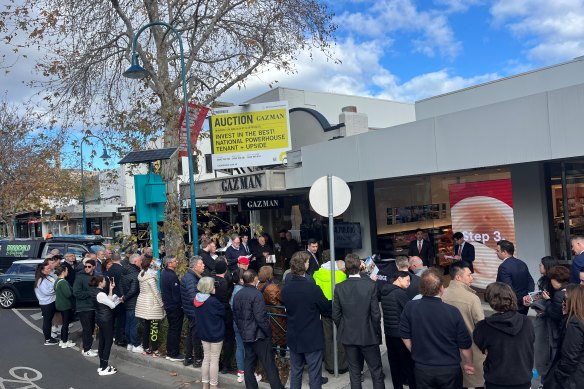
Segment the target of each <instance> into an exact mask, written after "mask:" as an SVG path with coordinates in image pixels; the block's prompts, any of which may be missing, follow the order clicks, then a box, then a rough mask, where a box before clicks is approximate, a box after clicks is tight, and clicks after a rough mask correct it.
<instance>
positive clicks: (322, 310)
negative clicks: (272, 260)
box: [282, 275, 332, 353]
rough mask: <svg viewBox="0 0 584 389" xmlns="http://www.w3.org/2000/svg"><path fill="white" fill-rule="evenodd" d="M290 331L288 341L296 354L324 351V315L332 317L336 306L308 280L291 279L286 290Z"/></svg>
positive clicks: (283, 299) (284, 290) (285, 297)
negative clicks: (321, 318)
mask: <svg viewBox="0 0 584 389" xmlns="http://www.w3.org/2000/svg"><path fill="white" fill-rule="evenodd" d="M282 302H283V303H284V306H285V307H286V315H287V321H288V330H287V332H286V342H287V345H288V347H290V350H292V351H294V352H295V353H311V352H314V351H319V350H323V349H324V333H323V327H322V323H321V321H320V316H321V315H323V316H330V315H331V313H332V307H331V304H330V301H328V299H327V298H326V297H325V296H324V294H323V293H322V290H321V289H320V288H319V287H318V286H317V285H316V284H315V283H314V282H311V281H309V280H307V279H306V278H304V277H298V276H295V275H293V276H291V278H290V279H289V281H288V283H287V284H286V286H285V287H284V289H283V290H282Z"/></svg>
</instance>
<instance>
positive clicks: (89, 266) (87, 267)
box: [83, 265, 93, 269]
mask: <svg viewBox="0 0 584 389" xmlns="http://www.w3.org/2000/svg"><path fill="white" fill-rule="evenodd" d="M83 267H84V268H86V269H91V268H93V266H91V265H87V266H83Z"/></svg>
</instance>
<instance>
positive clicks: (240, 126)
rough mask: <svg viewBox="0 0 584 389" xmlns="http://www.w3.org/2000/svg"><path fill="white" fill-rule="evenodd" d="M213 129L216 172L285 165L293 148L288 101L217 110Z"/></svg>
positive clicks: (212, 117) (212, 137) (212, 121)
mask: <svg viewBox="0 0 584 389" xmlns="http://www.w3.org/2000/svg"><path fill="white" fill-rule="evenodd" d="M210 128H211V144H212V147H213V169H233V168H240V167H248V166H265V165H278V164H282V163H283V160H284V156H285V154H286V151H289V150H290V148H291V140H290V124H289V120H288V102H286V101H276V102H271V103H262V104H249V105H246V106H235V107H227V108H218V109H214V110H213V115H212V116H211V124H210Z"/></svg>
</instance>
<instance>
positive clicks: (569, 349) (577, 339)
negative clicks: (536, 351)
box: [543, 317, 584, 389]
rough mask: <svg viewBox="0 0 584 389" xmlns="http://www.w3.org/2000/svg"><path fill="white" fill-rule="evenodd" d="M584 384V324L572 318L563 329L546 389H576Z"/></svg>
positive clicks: (546, 382)
mask: <svg viewBox="0 0 584 389" xmlns="http://www.w3.org/2000/svg"><path fill="white" fill-rule="evenodd" d="M582 383H584V323H582V322H581V321H580V320H578V318H577V317H572V318H571V319H570V321H569V322H568V324H567V326H565V327H564V329H563V334H562V338H561V340H560V349H559V352H558V353H557V354H556V357H555V359H554V362H553V363H552V367H551V368H550V370H549V372H548V374H547V376H546V379H545V382H544V385H543V387H544V389H560V388H562V389H564V388H565V389H576V388H581V387H582Z"/></svg>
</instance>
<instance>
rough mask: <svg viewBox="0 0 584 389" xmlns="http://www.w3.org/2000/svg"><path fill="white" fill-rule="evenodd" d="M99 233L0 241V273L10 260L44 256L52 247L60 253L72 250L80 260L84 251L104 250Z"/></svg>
mask: <svg viewBox="0 0 584 389" xmlns="http://www.w3.org/2000/svg"><path fill="white" fill-rule="evenodd" d="M103 242H104V238H103V237H102V236H101V235H59V236H53V237H52V238H49V239H47V240H44V239H14V240H2V241H0V273H1V272H4V271H6V269H8V268H9V267H10V265H11V264H12V262H14V261H16V260H19V259H27V258H45V257H46V256H47V254H48V253H50V252H51V250H53V249H59V251H60V252H61V254H65V253H67V252H72V253H74V254H75V256H76V257H77V260H81V259H82V258H83V255H85V253H86V252H88V251H90V252H92V253H96V252H97V251H98V250H104V249H105V247H104V246H103Z"/></svg>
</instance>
